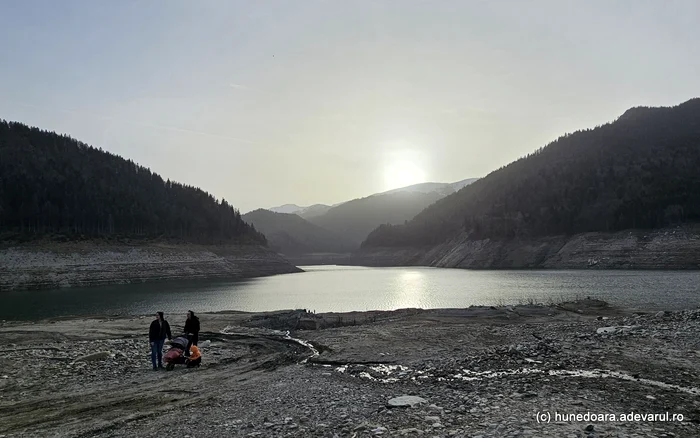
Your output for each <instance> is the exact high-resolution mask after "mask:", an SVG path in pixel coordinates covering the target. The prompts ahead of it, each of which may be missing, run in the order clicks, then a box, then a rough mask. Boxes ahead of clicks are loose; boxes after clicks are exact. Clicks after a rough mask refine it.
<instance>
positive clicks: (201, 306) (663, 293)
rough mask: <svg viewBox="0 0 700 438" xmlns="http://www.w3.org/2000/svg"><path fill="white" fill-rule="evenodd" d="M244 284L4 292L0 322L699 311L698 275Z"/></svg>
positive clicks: (439, 276) (350, 276) (351, 275)
mask: <svg viewBox="0 0 700 438" xmlns="http://www.w3.org/2000/svg"><path fill="white" fill-rule="evenodd" d="M302 269H304V270H305V271H306V272H303V273H299V274H288V275H278V276H273V277H265V278H256V279H251V280H242V281H177V282H163V283H146V284H130V285H113V286H100V287H85V288H73V289H55V290H38V291H12V292H2V293H0V299H1V300H2V306H0V319H5V320H20V319H21V320H32V319H40V318H46V317H55V316H87V315H142V314H148V315H150V314H152V313H154V312H155V311H159V310H162V311H164V312H165V313H166V314H170V315H172V314H173V313H176V314H182V313H184V312H185V311H187V310H188V309H192V310H193V311H195V312H211V311H218V310H243V311H265V310H279V309H309V310H315V311H316V312H331V311H332V312H346V311H352V310H393V309H399V308H406V307H422V308H442V307H468V306H471V305H502V304H516V303H518V302H528V301H530V300H534V301H535V302H542V303H549V302H552V301H555V302H557V301H563V300H571V299H576V298H585V297H587V296H590V297H591V298H598V299H603V300H606V301H608V302H610V303H612V304H619V305H624V306H627V307H635V308H639V309H647V310H653V309H664V310H675V309H683V308H695V307H698V306H700V272H698V271H595V270H583V271H524V270H483V271H481V270H480V271H471V270H460V269H439V268H365V267H350V266H305V267H302Z"/></svg>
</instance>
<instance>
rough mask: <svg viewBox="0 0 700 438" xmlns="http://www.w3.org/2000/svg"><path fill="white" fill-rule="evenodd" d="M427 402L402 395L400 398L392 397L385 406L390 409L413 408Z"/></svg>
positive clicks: (420, 398) (415, 397) (412, 396)
mask: <svg viewBox="0 0 700 438" xmlns="http://www.w3.org/2000/svg"><path fill="white" fill-rule="evenodd" d="M427 402H428V400H426V399H424V398H422V397H418V396H415V395H402V396H400V397H394V398H392V399H390V400H389V401H388V402H387V406H389V407H390V408H404V407H411V408H412V407H414V406H419V405H422V404H425V403H427Z"/></svg>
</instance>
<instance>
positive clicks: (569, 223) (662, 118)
mask: <svg viewBox="0 0 700 438" xmlns="http://www.w3.org/2000/svg"><path fill="white" fill-rule="evenodd" d="M698 168H700V99H692V100H690V101H688V102H685V103H683V104H681V105H678V106H675V107H668V108H633V109H631V110H629V111H627V112H626V113H625V114H623V115H622V116H621V117H620V118H618V119H617V120H616V121H614V122H612V123H609V124H606V125H604V126H600V127H597V128H595V129H587V130H583V131H579V132H576V133H574V134H567V135H564V136H562V137H560V138H559V139H557V140H556V141H554V142H552V143H551V144H549V145H547V146H546V147H544V148H541V149H539V150H537V151H536V152H535V153H533V154H530V155H528V156H527V157H524V158H521V159H519V160H517V161H515V162H513V163H511V164H509V165H508V166H505V167H503V168H501V169H498V170H496V171H494V172H492V173H491V174H489V175H488V176H486V177H484V178H482V179H480V180H478V181H476V182H474V183H473V184H471V185H469V186H467V187H465V188H463V189H462V190H460V191H459V192H457V193H455V194H453V195H450V196H447V197H445V198H443V199H441V200H439V201H438V202H436V203H435V204H434V205H432V206H430V207H429V208H427V209H425V210H424V211H423V212H421V213H420V214H418V215H417V216H416V217H415V218H414V219H413V220H412V221H410V222H409V223H408V224H406V225H397V226H386V225H385V226H381V227H379V228H378V229H376V230H374V231H373V232H372V233H371V234H370V235H369V236H368V238H367V239H366V241H365V242H364V243H363V248H365V249H367V250H371V249H373V248H375V249H376V248H382V247H395V248H419V247H422V248H425V247H432V246H436V245H441V244H443V243H445V242H448V241H451V240H453V241H460V242H462V243H460V244H461V245H464V244H466V243H465V242H466V241H494V240H512V239H516V240H517V239H536V238H539V237H546V236H562V235H563V236H570V235H574V234H577V233H586V232H615V231H620V230H625V229H657V228H662V227H668V226H672V225H675V224H682V223H688V222H697V221H700V172H698V171H697V169H698ZM465 238H466V239H467V240H466V241H465V240H464V239H465Z"/></svg>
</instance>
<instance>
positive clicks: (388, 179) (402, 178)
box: [384, 161, 425, 190]
mask: <svg viewBox="0 0 700 438" xmlns="http://www.w3.org/2000/svg"><path fill="white" fill-rule="evenodd" d="M422 182H425V172H423V170H422V169H421V168H420V167H418V166H417V165H415V164H414V163H412V162H410V161H400V162H397V163H393V164H391V165H389V166H388V167H387V169H386V171H385V173H384V183H385V184H386V188H387V190H391V189H398V188H401V187H406V186H410V185H413V184H418V183H422Z"/></svg>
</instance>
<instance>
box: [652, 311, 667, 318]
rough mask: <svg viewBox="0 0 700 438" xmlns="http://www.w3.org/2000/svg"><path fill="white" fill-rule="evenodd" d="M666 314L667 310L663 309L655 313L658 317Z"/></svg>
mask: <svg viewBox="0 0 700 438" xmlns="http://www.w3.org/2000/svg"><path fill="white" fill-rule="evenodd" d="M665 314H666V312H664V311H663V310H662V311H660V312H656V315H654V316H655V317H657V318H661V317H662V316H664V315H665Z"/></svg>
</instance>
